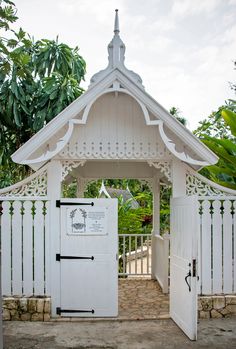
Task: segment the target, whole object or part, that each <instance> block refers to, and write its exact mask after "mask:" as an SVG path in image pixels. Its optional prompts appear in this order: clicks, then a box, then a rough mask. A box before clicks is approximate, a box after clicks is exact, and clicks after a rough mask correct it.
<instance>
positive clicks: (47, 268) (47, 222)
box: [45, 201, 51, 296]
mask: <svg viewBox="0 0 236 349" xmlns="http://www.w3.org/2000/svg"><path fill="white" fill-rule="evenodd" d="M45 208H46V216H45V295H47V296H50V295H51V283H50V274H51V272H50V267H51V265H50V202H49V201H47V202H46V204H45Z"/></svg>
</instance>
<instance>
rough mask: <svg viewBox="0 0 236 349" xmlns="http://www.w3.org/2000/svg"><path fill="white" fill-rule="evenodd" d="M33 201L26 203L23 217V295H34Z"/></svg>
mask: <svg viewBox="0 0 236 349" xmlns="http://www.w3.org/2000/svg"><path fill="white" fill-rule="evenodd" d="M32 206H33V203H32V201H29V200H27V201H25V202H24V215H23V293H24V295H25V296H31V295H33V216H32Z"/></svg>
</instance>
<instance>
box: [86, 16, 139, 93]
mask: <svg viewBox="0 0 236 349" xmlns="http://www.w3.org/2000/svg"><path fill="white" fill-rule="evenodd" d="M107 49H108V66H107V68H106V69H104V70H101V71H99V72H98V73H96V74H95V75H93V76H92V78H91V80H90V83H91V85H92V84H93V83H95V82H97V81H99V80H101V79H102V78H103V77H104V76H105V75H107V73H108V72H109V71H111V70H113V69H115V68H119V69H121V70H123V71H124V72H125V73H126V74H127V75H129V76H130V78H131V79H132V80H134V81H135V82H136V83H138V84H140V85H141V86H142V79H141V77H140V76H139V75H138V74H136V73H134V72H133V71H132V70H128V69H127V68H126V67H125V65H124V61H125V44H124V42H123V41H122V40H121V38H120V26H119V14H118V9H116V10H115V22H114V36H113V38H112V40H111V42H110V43H109V44H108V47H107ZM91 85H90V86H91ZM142 87H143V86H142Z"/></svg>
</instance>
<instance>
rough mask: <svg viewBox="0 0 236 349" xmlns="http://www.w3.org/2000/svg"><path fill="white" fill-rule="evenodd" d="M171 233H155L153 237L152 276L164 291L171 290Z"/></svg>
mask: <svg viewBox="0 0 236 349" xmlns="http://www.w3.org/2000/svg"><path fill="white" fill-rule="evenodd" d="M169 247H170V235H169V234H164V235H163V236H161V235H154V236H153V239H152V256H153V258H152V276H153V278H154V279H156V280H157V281H158V283H159V285H160V286H161V288H162V292H163V293H168V290H169V253H170V248H169Z"/></svg>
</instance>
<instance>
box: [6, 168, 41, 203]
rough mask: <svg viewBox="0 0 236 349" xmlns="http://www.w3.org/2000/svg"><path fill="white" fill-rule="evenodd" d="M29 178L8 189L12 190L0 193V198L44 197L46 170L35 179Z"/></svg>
mask: <svg viewBox="0 0 236 349" xmlns="http://www.w3.org/2000/svg"><path fill="white" fill-rule="evenodd" d="M30 178H32V176H31V177H29V181H27V179H26V180H24V181H22V182H19V183H18V184H19V185H18V184H16V185H14V186H12V187H10V188H12V189H10V190H6V191H4V189H3V190H2V191H3V192H1V191H0V197H6V196H7V197H22V196H46V195H47V170H45V171H43V172H41V173H40V174H38V175H37V176H36V177H33V178H32V179H30Z"/></svg>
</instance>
